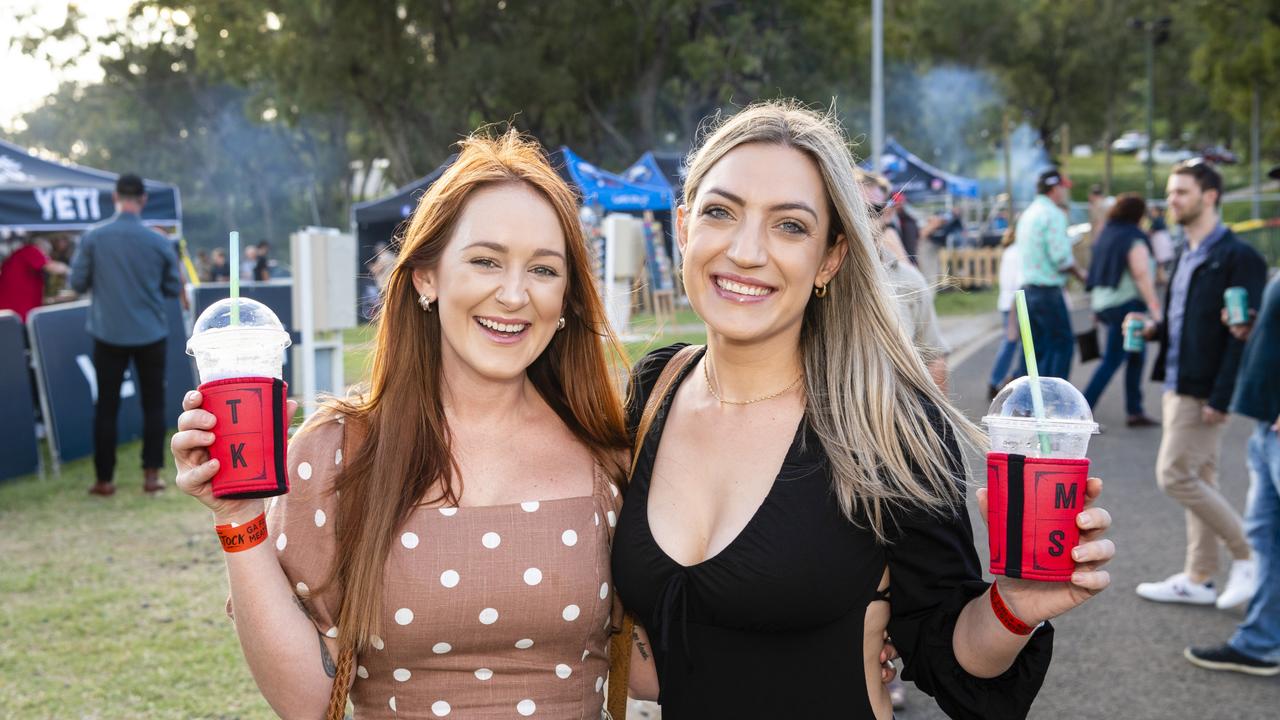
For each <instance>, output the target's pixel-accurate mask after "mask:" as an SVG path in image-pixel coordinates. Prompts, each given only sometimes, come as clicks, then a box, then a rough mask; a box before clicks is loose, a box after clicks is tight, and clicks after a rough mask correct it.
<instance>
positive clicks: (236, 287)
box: [231, 230, 240, 325]
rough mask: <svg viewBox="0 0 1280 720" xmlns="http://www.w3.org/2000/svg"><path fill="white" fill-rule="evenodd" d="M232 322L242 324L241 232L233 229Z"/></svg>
mask: <svg viewBox="0 0 1280 720" xmlns="http://www.w3.org/2000/svg"><path fill="white" fill-rule="evenodd" d="M231 324H232V325H239V324H240V233H238V232H236V231H235V230H232V231H231Z"/></svg>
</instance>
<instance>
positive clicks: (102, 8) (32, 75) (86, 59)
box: [0, 0, 133, 136]
mask: <svg viewBox="0 0 1280 720" xmlns="http://www.w3.org/2000/svg"><path fill="white" fill-rule="evenodd" d="M75 4H76V5H77V6H78V7H79V8H80V12H81V14H83V15H84V16H85V23H84V25H83V26H82V27H84V28H85V29H87V30H89V31H90V32H91V33H94V34H97V33H99V32H102V31H104V30H106V29H107V25H108V23H109V22H111V21H113V20H122V19H124V18H125V17H126V16H127V15H128V12H129V6H130V5H132V4H133V0H82V1H81V2H78V3H75ZM67 5H68V3H66V2H56V1H51V0H44V1H43V2H42V1H41V0H0V78H4V82H3V85H4V91H3V92H0V136H3V134H5V133H7V132H12V131H14V130H17V129H19V128H18V127H17V124H16V121H17V119H18V116H20V115H22V114H23V113H24V112H27V111H29V110H32V109H34V108H36V107H38V106H39V105H40V103H41V101H43V100H44V98H45V97H47V96H49V95H51V94H53V92H54V91H55V90H57V88H58V83H59V82H62V81H63V80H82V81H96V80H101V79H102V68H101V67H99V65H98V55H97V53H96V52H95V51H94V50H93V49H91V50H90V51H89V52H88V53H86V54H85V55H84V56H83V57H80V58H79V59H78V60H77V63H76V65H75V66H73V67H71V68H69V69H67V70H57V69H55V68H53V67H52V66H51V65H50V64H49V63H48V62H45V61H44V60H42V59H38V58H35V57H30V56H26V55H24V54H23V53H22V52H21V51H20V50H18V49H16V48H13V47H12V46H11V45H10V40H11V39H12V38H13V37H14V36H15V35H16V34H18V33H19V32H21V31H22V29H23V28H22V27H18V26H17V25H16V20H17V18H18V17H20V16H24V15H29V14H30V13H31V12H32V11H34V12H35V15H34V16H33V17H32V18H31V19H30V20H28V22H35V23H38V24H40V25H41V26H44V27H58V26H59V25H61V24H62V23H63V21H64V20H65V19H66V16H67ZM24 27H29V26H28V25H24ZM58 50H59V51H60V52H61V53H63V55H64V56H65V55H67V54H73V53H74V54H78V53H80V51H81V49H80V48H72V47H61V48H58Z"/></svg>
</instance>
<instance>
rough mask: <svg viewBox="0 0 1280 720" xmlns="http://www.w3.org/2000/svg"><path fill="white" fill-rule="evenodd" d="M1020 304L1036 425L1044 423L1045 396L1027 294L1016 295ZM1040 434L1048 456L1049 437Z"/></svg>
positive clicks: (1020, 292) (1020, 316) (1023, 346)
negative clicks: (1042, 390)
mask: <svg viewBox="0 0 1280 720" xmlns="http://www.w3.org/2000/svg"><path fill="white" fill-rule="evenodd" d="M1014 300H1015V301H1016V302H1017V304H1018V329H1019V330H1020V331H1021V333H1022V356H1023V357H1025V358H1026V360H1027V377H1029V378H1031V407H1032V409H1033V410H1034V411H1035V414H1036V424H1037V425H1039V424H1040V423H1043V422H1044V395H1043V394H1042V393H1041V392H1040V369H1039V368H1038V367H1036V344H1035V341H1034V340H1033V339H1032V338H1031V318H1030V317H1028V315H1027V294H1026V291H1024V290H1019V291H1018V292H1017V293H1015V294H1014ZM1039 433H1040V452H1042V453H1044V454H1045V455H1048V454H1049V452H1050V448H1049V436H1048V434H1046V433H1045V432H1044V431H1043V430H1040V431H1039Z"/></svg>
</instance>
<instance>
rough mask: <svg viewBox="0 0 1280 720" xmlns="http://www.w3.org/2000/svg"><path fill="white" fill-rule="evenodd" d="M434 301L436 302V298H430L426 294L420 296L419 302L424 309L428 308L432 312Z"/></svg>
mask: <svg viewBox="0 0 1280 720" xmlns="http://www.w3.org/2000/svg"><path fill="white" fill-rule="evenodd" d="M433 302H435V298H429V297H427V296H426V295H419V296H418V304H419V305H421V306H422V309H423V310H426V311H427V312H431V303H433Z"/></svg>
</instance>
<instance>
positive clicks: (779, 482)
mask: <svg viewBox="0 0 1280 720" xmlns="http://www.w3.org/2000/svg"><path fill="white" fill-rule="evenodd" d="M680 347H682V346H680V345H675V346H671V347H667V348H663V349H661V350H656V351H654V352H652V353H650V354H649V355H648V356H646V357H645V358H644V359H643V360H642V361H641V362H640V363H639V364H638V365H637V367H636V369H635V372H634V376H633V382H637V383H639V387H638V392H637V393H635V396H634V397H633V406H632V407H630V408H628V411H629V420H630V422H631V427H632V428H633V430H634V428H635V427H636V426H637V425H638V424H639V417H640V414H641V411H642V410H643V407H644V403H645V401H646V399H647V398H648V395H649V393H650V392H651V391H652V390H653V386H654V385H655V384H656V382H657V379H658V375H659V374H660V373H661V371H662V368H663V367H664V366H665V365H666V363H667V361H668V360H670V359H671V357H672V356H673V355H674V354H675V352H676V351H678V350H679V349H680ZM695 365H696V363H690V364H689V366H688V368H686V369H685V370H684V372H683V373H682V375H681V376H680V377H679V378H678V379H677V382H676V383H674V384H673V387H672V390H671V393H670V394H669V395H668V396H667V397H665V398H663V400H662V404H661V406H660V409H659V411H658V413H657V415H655V417H654V421H653V425H652V427H651V428H650V430H649V433H648V435H647V436H646V438H645V444H644V447H643V448H642V450H641V456H640V459H639V463H638V465H637V467H636V472H635V475H634V477H633V478H632V480H631V484H630V488H629V489H628V490H627V494H626V502H625V503H623V507H622V514H621V517H620V518H619V520H618V527H617V531H616V535H615V537H614V543H613V578H614V584H615V587H616V588H617V590H618V593H619V595H620V597H621V598H622V601H623V604H624V605H625V606H626V607H627V608H628V609H630V610H632V611H633V612H635V613H636V616H637V618H638V619H639V621H640V622H642V623H643V624H644V625H645V627H646V629H647V630H648V633H649V638H650V641H651V642H652V644H653V651H654V657H655V660H656V662H657V668H658V675H659V679H660V681H661V696H660V702H661V704H662V710H663V716H664V717H665V718H667V719H668V720H685V719H686V718H698V719H699V720H706V719H708V718H726V719H729V718H733V719H734V720H741V719H743V718H841V719H843V720H863V719H865V720H874V717H875V716H874V714H873V712H872V709H871V704H870V701H869V700H868V698H867V691H866V680H865V673H864V672H863V661H862V647H863V621H864V618H865V614H866V609H867V606H868V604H869V603H871V602H873V601H875V600H876V599H878V598H877V593H876V588H877V585H878V583H879V581H880V578H881V575H882V573H883V571H884V568H885V566H886V565H887V566H888V567H889V573H890V586H891V599H890V606H891V619H890V621H889V633H890V635H891V636H892V637H893V639H894V642H895V644H896V645H897V647H898V650H899V652H900V653H901V654H902V656H903V659H904V662H905V668H904V670H903V674H902V677H903V678H904V679H905V680H908V681H912V682H914V683H915V684H916V686H917V687H919V688H920V689H921V690H923V691H924V692H926V693H928V694H929V695H932V696H933V697H934V698H935V699H936V700H937V702H938V705H939V706H940V707H941V708H942V709H943V711H945V712H946V713H947V714H948V715H949V716H950V717H952V718H966V719H969V718H972V719H973V720H999V719H1001V718H1023V717H1026V715H1027V712H1028V711H1029V709H1030V707H1031V703H1032V701H1033V700H1034V699H1035V696H1036V693H1037V692H1039V690H1040V685H1041V683H1043V681H1044V677H1045V673H1046V672H1047V671H1048V669H1049V661H1050V658H1051V655H1052V649H1053V628H1052V627H1051V626H1050V625H1049V624H1047V623H1046V624H1045V625H1044V626H1042V627H1041V628H1040V629H1039V630H1037V631H1036V632H1035V634H1034V636H1033V637H1032V638H1031V641H1030V643H1029V644H1028V645H1027V646H1026V647H1025V648H1024V649H1023V651H1022V653H1021V654H1020V655H1019V656H1018V658H1017V660H1016V661H1015V662H1014V664H1013V666H1012V667H1011V668H1009V670H1008V671H1006V672H1005V673H1004V674H1003V675H1000V676H999V677H996V678H990V679H983V678H977V677H974V676H972V675H970V674H969V673H967V672H965V670H964V669H963V668H962V667H961V666H960V664H959V663H958V662H957V661H956V658H955V654H954V653H953V651H952V633H953V630H954V628H955V623H956V618H957V617H958V616H959V614H960V611H961V609H963V608H964V606H965V604H966V603H968V602H969V600H971V599H972V598H974V597H977V596H979V595H981V594H982V593H983V592H985V591H986V588H987V583H985V582H983V581H982V572H981V567H980V565H979V562H978V556H977V553H976V551H975V550H974V540H973V529H972V527H971V526H970V523H969V516H968V513H967V512H966V511H965V509H964V508H958V512H957V513H956V515H955V516H954V517H953V518H950V519H946V518H939V517H938V516H937V515H936V514H934V515H929V514H925V513H919V514H900V515H899V517H897V520H896V523H892V524H891V527H892V531H891V536H892V542H890V543H889V544H887V545H882V544H879V543H877V542H876V541H875V537H874V535H873V534H872V533H871V532H870V530H867V529H863V528H859V527H857V526H856V525H854V524H853V523H850V522H849V521H848V520H847V519H846V518H845V517H844V516H843V515H842V514H841V512H840V509H839V506H838V504H837V502H836V499H835V496H834V494H833V493H832V490H831V479H830V474H829V471H828V467H827V462H826V456H825V454H824V453H823V450H822V446H821V443H820V442H819V441H818V438H817V436H816V435H815V434H814V433H813V431H812V430H811V428H810V427H809V426H808V423H807V422H804V421H801V423H800V426H799V427H798V428H797V430H796V434H795V438H794V439H793V441H792V443H791V447H790V449H789V450H788V451H787V456H786V459H785V461H784V462H783V464H782V469H781V471H780V472H779V473H778V476H777V478H776V479H775V481H774V483H773V486H772V488H771V489H770V491H769V493H768V495H767V496H766V497H765V500H764V502H763V504H762V505H761V506H760V509H759V510H757V511H756V514H755V515H754V516H753V517H752V518H751V520H750V521H749V522H748V523H747V525H746V527H745V528H743V530H742V532H741V534H739V535H738V536H737V537H736V538H735V539H734V540H733V541H732V542H730V544H729V545H728V546H727V547H725V548H724V550H722V551H721V552H720V553H718V554H717V555H715V556H714V557H711V558H709V559H707V560H705V561H703V562H701V563H698V564H696V565H692V566H688V567H686V566H682V565H680V564H678V563H676V562H675V561H674V560H672V559H671V558H670V557H669V556H667V554H666V553H665V552H663V550H662V549H661V548H660V547H659V546H658V544H657V543H656V542H655V541H654V539H653V534H652V532H651V531H650V528H649V520H648V498H649V480H650V476H651V474H652V471H653V462H654V458H655V456H656V454H657V450H658V445H659V443H660V442H661V441H662V432H663V428H664V426H665V424H666V418H667V411H668V410H669V408H670V406H671V400H672V397H674V395H675V390H676V388H677V387H678V386H679V384H680V383H682V382H683V381H684V380H685V378H686V377H687V376H688V373H689V370H691V369H692V368H693V367H694V366H695ZM938 422H939V423H941V422H942V421H941V420H940V419H939V421H938ZM947 447H948V448H949V450H950V451H951V454H952V458H953V461H954V467H956V469H957V471H956V481H957V482H958V483H963V482H964V471H963V464H962V463H961V461H960V451H959V448H958V446H957V444H956V443H955V439H954V437H953V436H951V435H950V434H948V435H947ZM690 481H691V482H694V481H696V480H693V479H691V480H690Z"/></svg>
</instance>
